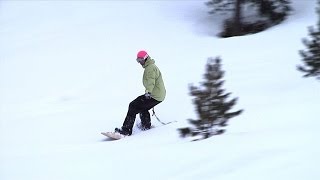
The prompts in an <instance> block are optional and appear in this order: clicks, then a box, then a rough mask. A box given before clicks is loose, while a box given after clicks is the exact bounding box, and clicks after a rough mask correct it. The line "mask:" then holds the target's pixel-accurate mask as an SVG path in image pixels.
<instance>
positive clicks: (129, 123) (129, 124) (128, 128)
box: [120, 95, 144, 135]
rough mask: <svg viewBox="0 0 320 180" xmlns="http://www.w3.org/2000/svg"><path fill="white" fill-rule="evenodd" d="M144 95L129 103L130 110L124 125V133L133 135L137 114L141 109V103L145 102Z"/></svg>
mask: <svg viewBox="0 0 320 180" xmlns="http://www.w3.org/2000/svg"><path fill="white" fill-rule="evenodd" d="M143 99H144V95H142V96H139V97H137V98H136V99H135V100H133V101H131V102H130V104H129V108H128V112H127V115H126V117H125V120H124V122H123V125H122V128H121V129H122V131H123V132H120V133H122V134H126V135H131V134H132V128H133V125H134V122H135V119H136V115H137V114H138V113H139V112H140V111H141V107H140V106H141V103H142V102H143Z"/></svg>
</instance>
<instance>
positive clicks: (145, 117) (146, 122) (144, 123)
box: [140, 98, 161, 129]
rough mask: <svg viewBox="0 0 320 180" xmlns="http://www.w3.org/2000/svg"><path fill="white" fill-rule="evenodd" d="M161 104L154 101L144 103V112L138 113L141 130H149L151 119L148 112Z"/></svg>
mask: <svg viewBox="0 0 320 180" xmlns="http://www.w3.org/2000/svg"><path fill="white" fill-rule="evenodd" d="M159 103H161V102H160V101H156V100H155V99H152V98H151V99H149V100H148V101H147V102H146V103H145V107H144V110H143V111H141V112H140V119H141V128H142V129H150V127H151V118H150V113H149V110H150V109H151V108H153V107H154V106H156V105H158V104H159Z"/></svg>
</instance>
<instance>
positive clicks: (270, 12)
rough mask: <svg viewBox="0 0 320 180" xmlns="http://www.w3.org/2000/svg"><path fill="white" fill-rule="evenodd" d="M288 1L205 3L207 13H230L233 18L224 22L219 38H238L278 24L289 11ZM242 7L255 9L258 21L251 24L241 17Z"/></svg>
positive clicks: (225, 0)
mask: <svg viewBox="0 0 320 180" xmlns="http://www.w3.org/2000/svg"><path fill="white" fill-rule="evenodd" d="M290 4H291V3H290V0H210V1H208V2H207V3H206V5H207V6H209V7H210V8H211V9H212V10H211V11H209V13H211V14H214V13H218V12H231V13H233V17H232V18H230V19H227V20H226V21H225V22H224V25H223V26H224V27H223V28H224V30H223V32H222V33H221V34H220V36H221V37H230V36H239V35H245V34H250V33H256V32H260V31H263V30H265V29H267V28H269V27H270V26H273V25H275V24H279V23H280V22H282V21H283V20H285V18H286V17H287V16H288V15H289V12H290V11H291V7H290ZM244 5H250V6H247V7H251V8H253V9H255V11H256V12H257V15H258V16H259V17H260V19H264V20H256V21H254V22H252V20H249V21H250V22H246V21H248V19H247V20H246V18H245V17H244V15H243V12H242V11H243V10H242V9H243V7H244Z"/></svg>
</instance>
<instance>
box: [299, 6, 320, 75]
mask: <svg viewBox="0 0 320 180" xmlns="http://www.w3.org/2000/svg"><path fill="white" fill-rule="evenodd" d="M317 14H318V16H319V17H318V18H319V20H318V24H317V27H316V28H314V27H309V36H310V37H311V40H308V39H306V38H304V39H303V40H302V42H303V44H304V45H305V46H306V47H307V48H308V49H307V50H305V51H304V50H300V51H299V52H300V55H301V56H302V58H303V59H302V61H303V65H298V66H297V69H298V70H299V71H301V72H303V73H304V77H316V78H317V79H319V80H320V0H319V1H318V8H317Z"/></svg>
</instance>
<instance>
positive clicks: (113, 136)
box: [101, 132, 126, 140]
mask: <svg viewBox="0 0 320 180" xmlns="http://www.w3.org/2000/svg"><path fill="white" fill-rule="evenodd" d="M101 134H102V135H104V136H107V137H109V138H111V139H114V140H119V139H122V138H125V137H126V136H125V135H122V134H120V133H118V132H102V133H101Z"/></svg>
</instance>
